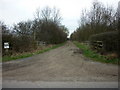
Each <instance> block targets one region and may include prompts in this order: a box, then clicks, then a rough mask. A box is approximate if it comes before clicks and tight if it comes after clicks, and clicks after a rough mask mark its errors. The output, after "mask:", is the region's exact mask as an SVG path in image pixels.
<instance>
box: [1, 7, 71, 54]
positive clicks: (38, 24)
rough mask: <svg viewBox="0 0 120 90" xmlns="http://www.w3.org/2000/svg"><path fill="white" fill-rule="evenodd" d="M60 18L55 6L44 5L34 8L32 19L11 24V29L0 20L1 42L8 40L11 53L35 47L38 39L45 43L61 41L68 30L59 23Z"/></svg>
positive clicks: (65, 37) (63, 40)
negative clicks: (0, 28) (41, 7)
mask: <svg viewBox="0 0 120 90" xmlns="http://www.w3.org/2000/svg"><path fill="white" fill-rule="evenodd" d="M61 19H62V18H61V16H60V11H59V10H58V9H57V8H50V7H45V8H43V9H42V10H41V9H37V10H36V13H35V18H34V20H28V21H21V22H19V23H17V24H15V25H13V28H12V29H10V28H8V26H7V25H5V24H4V23H3V22H0V26H1V27H2V43H3V44H4V42H9V43H10V50H11V51H12V53H13V52H27V51H31V50H33V49H36V48H37V42H39V41H42V42H45V43H46V44H59V43H63V42H65V41H66V40H67V36H68V33H69V32H68V29H67V28H66V27H65V26H64V25H62V24H61ZM3 46H4V45H3ZM3 53H4V48H3Z"/></svg>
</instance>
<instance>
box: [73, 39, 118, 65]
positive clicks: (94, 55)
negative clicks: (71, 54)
mask: <svg viewBox="0 0 120 90" xmlns="http://www.w3.org/2000/svg"><path fill="white" fill-rule="evenodd" d="M73 43H74V44H75V45H76V46H77V47H78V48H80V49H81V50H82V51H83V55H84V56H86V57H88V58H90V59H91V60H94V61H99V62H102V63H111V64H118V59H111V60H107V59H106V56H103V55H100V54H99V53H96V52H95V51H93V50H91V49H90V47H89V46H88V45H85V44H83V43H79V42H77V41H74V42H73Z"/></svg>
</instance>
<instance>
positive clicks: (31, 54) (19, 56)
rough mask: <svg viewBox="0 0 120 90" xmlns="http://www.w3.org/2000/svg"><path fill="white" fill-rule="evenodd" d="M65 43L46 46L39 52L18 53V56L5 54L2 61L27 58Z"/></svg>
mask: <svg viewBox="0 0 120 90" xmlns="http://www.w3.org/2000/svg"><path fill="white" fill-rule="evenodd" d="M64 44H65V43H62V44H57V45H54V46H52V47H49V48H46V49H43V50H40V51H37V52H34V53H27V54H21V55H17V56H4V57H2V61H3V62H6V61H11V60H16V59H22V58H26V57H31V56H33V55H36V54H41V53H44V52H47V51H50V50H52V49H55V48H58V47H60V46H63V45H64Z"/></svg>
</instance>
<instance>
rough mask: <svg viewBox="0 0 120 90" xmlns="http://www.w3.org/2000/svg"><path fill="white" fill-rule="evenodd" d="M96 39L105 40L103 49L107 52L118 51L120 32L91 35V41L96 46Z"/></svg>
mask: <svg viewBox="0 0 120 90" xmlns="http://www.w3.org/2000/svg"><path fill="white" fill-rule="evenodd" d="M95 41H102V42H103V49H104V50H105V51H106V52H117V49H118V32H117V31H116V32H113V31H112V32H105V33H101V34H96V35H92V36H91V37H90V43H91V45H92V46H93V47H94V45H93V43H94V42H95Z"/></svg>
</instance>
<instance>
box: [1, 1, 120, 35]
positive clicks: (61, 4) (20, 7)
mask: <svg viewBox="0 0 120 90" xmlns="http://www.w3.org/2000/svg"><path fill="white" fill-rule="evenodd" d="M93 1H94V0H0V20H2V21H4V22H5V24H7V25H9V26H12V25H13V24H16V23H18V22H20V21H27V20H28V19H30V20H32V19H33V18H34V14H35V11H36V9H37V8H38V7H39V8H41V9H42V8H43V7H45V6H49V7H51V8H53V7H56V8H58V9H60V14H61V16H62V24H63V25H65V26H66V27H67V28H68V29H69V31H70V33H71V32H73V31H74V30H75V29H76V28H77V27H78V20H79V19H80V14H81V11H82V10H83V9H85V8H86V9H90V7H91V5H92V2H93ZM98 1H100V2H102V3H103V4H105V5H111V6H113V7H114V8H117V6H118V1H120V0H98Z"/></svg>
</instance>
